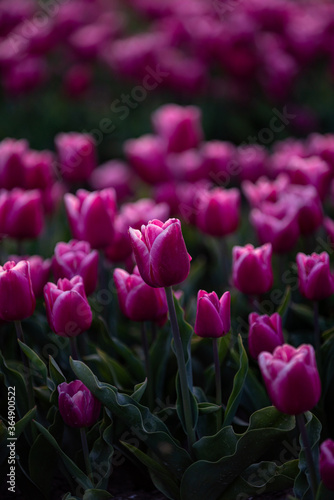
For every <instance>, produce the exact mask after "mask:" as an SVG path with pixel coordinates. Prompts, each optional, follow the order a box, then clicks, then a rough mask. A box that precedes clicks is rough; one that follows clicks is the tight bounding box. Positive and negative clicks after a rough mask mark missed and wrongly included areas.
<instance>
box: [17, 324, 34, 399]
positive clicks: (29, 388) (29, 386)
mask: <svg viewBox="0 0 334 500" xmlns="http://www.w3.org/2000/svg"><path fill="white" fill-rule="evenodd" d="M14 324H15V330H16V335H17V338H18V340H20V341H21V342H23V343H24V344H25V341H24V333H23V328H22V323H21V321H14ZM20 351H21V358H22V362H23V365H24V367H25V370H26V376H25V377H24V379H25V380H26V386H27V392H28V401H29V407H30V408H33V407H34V406H35V398H34V390H33V387H32V371H31V368H30V363H29V358H27V357H26V356H25V354H24V353H23V352H22V350H21V349H20Z"/></svg>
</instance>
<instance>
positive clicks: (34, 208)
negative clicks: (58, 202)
mask: <svg viewBox="0 0 334 500" xmlns="http://www.w3.org/2000/svg"><path fill="white" fill-rule="evenodd" d="M43 212H44V211H43V205H42V199H41V194H40V192H39V191H38V190H33V191H23V190H22V189H19V188H16V189H13V190H12V191H5V190H2V191H1V192H0V231H1V233H2V234H6V235H8V236H9V237H11V238H16V239H19V240H21V239H25V238H36V237H37V236H39V234H40V233H41V232H42V230H43V226H44V213H43Z"/></svg>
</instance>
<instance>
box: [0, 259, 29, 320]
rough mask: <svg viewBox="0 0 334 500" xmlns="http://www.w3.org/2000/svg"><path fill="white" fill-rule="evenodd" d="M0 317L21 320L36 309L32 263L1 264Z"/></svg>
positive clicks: (11, 262) (9, 262)
mask: <svg viewBox="0 0 334 500" xmlns="http://www.w3.org/2000/svg"><path fill="white" fill-rule="evenodd" d="M0 297H1V301H0V318H1V319H2V320H4V321H21V320H22V319H25V318H29V316H31V315H32V314H33V312H34V310H35V306H36V299H35V295H34V292H33V287H32V281H31V274H30V264H29V262H27V261H21V262H19V263H18V264H16V263H15V262H14V261H8V262H6V264H4V265H3V266H0Z"/></svg>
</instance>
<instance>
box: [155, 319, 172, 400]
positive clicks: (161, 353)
mask: <svg viewBox="0 0 334 500" xmlns="http://www.w3.org/2000/svg"><path fill="white" fill-rule="evenodd" d="M171 339H172V332H171V330H170V328H167V329H166V330H165V329H164V330H163V331H161V332H159V335H157V338H156V340H155V342H154V343H153V345H152V347H151V349H150V362H151V370H152V379H153V380H154V384H155V391H154V394H155V397H156V398H158V399H161V398H162V397H163V390H164V383H165V379H166V367H167V362H168V359H169V355H170V344H171Z"/></svg>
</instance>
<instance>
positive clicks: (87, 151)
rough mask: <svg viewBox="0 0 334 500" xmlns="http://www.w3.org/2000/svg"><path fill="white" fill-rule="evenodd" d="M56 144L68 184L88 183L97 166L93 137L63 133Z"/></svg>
mask: <svg viewBox="0 0 334 500" xmlns="http://www.w3.org/2000/svg"><path fill="white" fill-rule="evenodd" d="M55 144H56V149H57V154H58V158H59V164H60V165H59V170H60V173H61V175H62V176H63V178H64V179H65V180H66V181H68V182H81V181H86V180H87V179H88V178H89V176H90V175H91V173H92V172H93V170H94V168H95V167H96V166H97V160H96V148H95V143H94V139H93V137H91V136H90V135H88V134H79V133H77V132H68V133H62V134H58V135H57V136H56V137H55Z"/></svg>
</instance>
